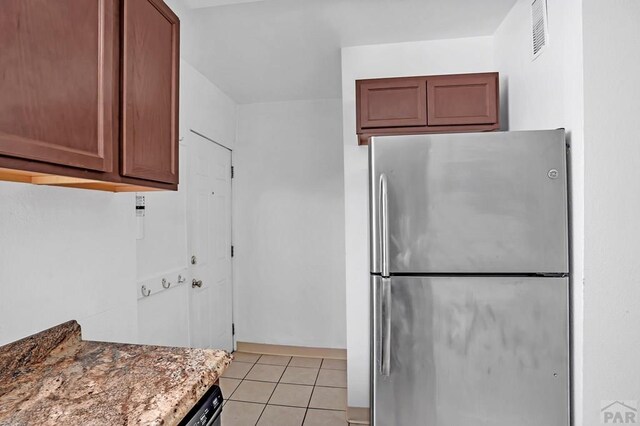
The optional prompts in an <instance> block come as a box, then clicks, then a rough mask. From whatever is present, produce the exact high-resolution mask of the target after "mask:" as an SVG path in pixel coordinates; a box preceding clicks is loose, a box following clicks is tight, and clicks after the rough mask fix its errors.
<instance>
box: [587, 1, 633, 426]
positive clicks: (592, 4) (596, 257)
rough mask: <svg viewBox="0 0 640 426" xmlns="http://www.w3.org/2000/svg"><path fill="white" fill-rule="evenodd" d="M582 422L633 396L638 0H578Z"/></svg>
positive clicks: (590, 421) (594, 421) (594, 422)
mask: <svg viewBox="0 0 640 426" xmlns="http://www.w3.org/2000/svg"><path fill="white" fill-rule="evenodd" d="M583 7H584V14H583V18H584V21H583V25H584V124H585V126H584V138H585V164H586V173H585V274H584V276H585V283H584V314H585V315H584V422H583V423H581V424H584V425H585V426H592V425H597V424H600V419H599V411H600V408H601V407H602V405H601V402H602V400H605V401H606V400H616V399H619V400H640V380H639V379H638V377H639V368H638V353H639V351H640V332H639V330H638V327H639V324H640V309H639V306H640V305H639V303H640V261H639V260H638V257H639V254H640V225H639V221H640V167H639V165H640V140H639V137H638V135H639V134H640V121H639V120H638V117H640V103H639V102H638V99H640V81H639V80H638V75H640V55H639V53H638V52H640V36H639V34H638V22H640V2H638V1H635V0H617V1H609V2H602V1H597V0H584V4H583Z"/></svg>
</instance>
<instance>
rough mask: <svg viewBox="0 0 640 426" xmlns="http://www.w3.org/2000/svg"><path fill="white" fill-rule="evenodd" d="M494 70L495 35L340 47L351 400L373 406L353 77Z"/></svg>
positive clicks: (364, 189) (363, 158) (362, 150)
mask: <svg viewBox="0 0 640 426" xmlns="http://www.w3.org/2000/svg"><path fill="white" fill-rule="evenodd" d="M485 71H495V66H494V62H493V39H492V37H475V38H463V39H452V40H436V41H425V42H415V43H397V44H384V45H375V46H360V47H348V48H344V49H342V111H343V124H344V126H343V141H344V191H345V219H344V220H345V232H346V286H347V287H346V288H347V352H348V384H349V386H348V394H349V401H348V403H349V406H351V407H367V406H369V243H368V241H369V225H368V215H369V213H368V205H369V204H368V183H367V182H368V181H367V167H368V165H367V148H366V147H362V146H358V141H357V138H356V117H355V111H356V109H355V80H357V79H364V78H376V77H401V76H411V75H433V74H455V73H467V72H485Z"/></svg>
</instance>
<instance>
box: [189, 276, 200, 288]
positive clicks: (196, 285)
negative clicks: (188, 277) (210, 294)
mask: <svg viewBox="0 0 640 426" xmlns="http://www.w3.org/2000/svg"><path fill="white" fill-rule="evenodd" d="M191 287H192V288H196V287H198V288H200V287H202V280H196V279H195V278H194V279H193V280H192V281H191Z"/></svg>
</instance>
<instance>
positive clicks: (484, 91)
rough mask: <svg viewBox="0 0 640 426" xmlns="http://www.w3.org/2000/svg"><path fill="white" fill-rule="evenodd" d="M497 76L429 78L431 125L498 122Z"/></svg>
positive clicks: (428, 91)
mask: <svg viewBox="0 0 640 426" xmlns="http://www.w3.org/2000/svg"><path fill="white" fill-rule="evenodd" d="M497 91H498V76H497V74H496V73H487V74H473V75H465V74H461V75H446V76H439V77H428V79H427V111H428V120H427V121H428V125H429V126H452V125H465V124H494V123H497V122H498V107H497V101H498V96H497Z"/></svg>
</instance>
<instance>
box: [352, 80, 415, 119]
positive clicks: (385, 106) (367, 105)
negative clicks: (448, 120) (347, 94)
mask: <svg viewBox="0 0 640 426" xmlns="http://www.w3.org/2000/svg"><path fill="white" fill-rule="evenodd" d="M356 84H357V88H356V89H357V92H356V93H357V97H358V100H357V104H358V111H359V116H358V119H359V123H358V124H359V125H358V128H359V129H367V128H380V127H407V126H426V125H427V105H426V104H427V95H426V79H424V78H390V79H379V80H367V81H358V82H357V83H356Z"/></svg>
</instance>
